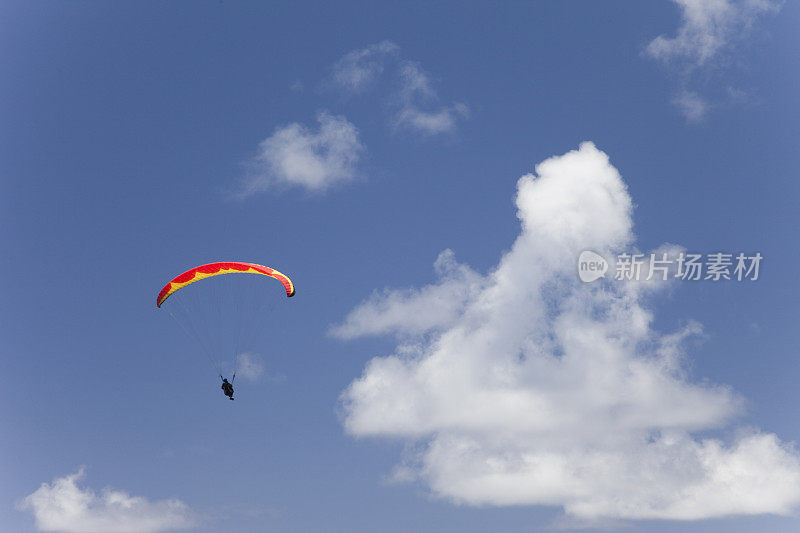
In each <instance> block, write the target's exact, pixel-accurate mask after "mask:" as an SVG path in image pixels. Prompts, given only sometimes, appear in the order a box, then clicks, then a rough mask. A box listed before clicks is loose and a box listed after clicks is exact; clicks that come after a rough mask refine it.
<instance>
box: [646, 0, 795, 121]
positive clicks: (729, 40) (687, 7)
mask: <svg viewBox="0 0 800 533" xmlns="http://www.w3.org/2000/svg"><path fill="white" fill-rule="evenodd" d="M673 1H674V2H675V3H677V4H678V5H679V6H680V8H681V14H682V23H681V26H680V27H679V28H678V31H677V33H676V35H675V36H674V37H666V36H664V35H659V36H658V37H656V38H655V39H653V40H652V41H651V42H650V43H649V44H648V45H647V47H646V48H645V53H646V54H647V55H648V56H650V57H652V58H654V59H656V60H660V61H662V62H664V63H669V64H672V65H675V66H677V67H679V71H680V78H681V85H682V86H683V90H681V91H680V93H679V94H678V95H677V96H676V97H675V98H673V100H672V103H673V104H674V105H675V106H676V107H678V109H680V111H681V112H682V113H683V115H684V116H685V117H686V119H687V120H688V121H689V122H699V121H700V120H702V119H703V118H704V117H705V115H706V113H707V111H708V109H709V107H710V106H709V104H708V101H707V100H708V99H707V98H703V97H701V96H700V95H698V94H697V93H696V92H694V91H691V90H688V89H687V87H689V86H690V85H691V83H690V82H691V81H692V78H693V76H694V75H695V74H696V71H697V70H698V69H703V70H704V71H705V72H706V74H708V72H709V71H710V69H709V68H708V67H709V66H711V65H715V66H717V67H718V66H719V64H720V63H724V61H720V59H721V58H724V56H725V54H724V52H725V50H726V49H728V48H730V47H731V46H732V45H733V44H735V43H736V42H738V41H741V40H743V39H744V38H745V36H746V35H747V33H748V31H749V30H750V28H751V27H752V26H753V24H754V23H755V22H756V20H757V19H758V17H759V16H761V15H763V14H765V13H770V12H777V11H778V10H779V9H780V3H778V2H774V1H772V0H739V1H736V0H673ZM716 70H719V71H720V72H721V71H722V70H724V69H718V68H717V69H716ZM706 85H707V80H706ZM730 90H731V89H728V91H729V92H730ZM733 91H735V92H736V93H739V94H741V91H738V90H736V89H733Z"/></svg>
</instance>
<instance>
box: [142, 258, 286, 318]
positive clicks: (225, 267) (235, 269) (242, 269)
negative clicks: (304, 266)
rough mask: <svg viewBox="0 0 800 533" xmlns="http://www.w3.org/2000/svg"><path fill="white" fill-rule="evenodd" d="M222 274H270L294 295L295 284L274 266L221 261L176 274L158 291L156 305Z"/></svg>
mask: <svg viewBox="0 0 800 533" xmlns="http://www.w3.org/2000/svg"><path fill="white" fill-rule="evenodd" d="M220 274H262V275H264V276H269V277H271V278H275V279H277V280H278V281H280V282H281V283H282V284H283V286H284V288H285V289H286V296H289V297H291V296H294V285H293V284H292V280H290V279H289V278H288V277H287V276H285V275H284V274H281V273H280V272H278V271H277V270H275V269H274V268H270V267H266V266H264V265H256V264H254V263H243V262H241V261H223V262H219V263H208V264H207V265H200V266H198V267H194V268H191V269H189V270H187V271H186V272H184V273H183V274H180V275H178V276H175V278H174V279H173V280H172V281H170V282H169V283H167V284H166V285H165V286H164V288H163V289H161V292H160V293H158V298H157V299H156V305H157V306H158V307H161V304H163V303H164V301H165V300H166V299H167V298H169V297H170V295H172V294H173V293H174V292H175V291H177V290H179V289H182V288H183V287H185V286H187V285H189V284H190V283H194V282H195V281H200V280H201V279H203V278H208V277H211V276H219V275H220Z"/></svg>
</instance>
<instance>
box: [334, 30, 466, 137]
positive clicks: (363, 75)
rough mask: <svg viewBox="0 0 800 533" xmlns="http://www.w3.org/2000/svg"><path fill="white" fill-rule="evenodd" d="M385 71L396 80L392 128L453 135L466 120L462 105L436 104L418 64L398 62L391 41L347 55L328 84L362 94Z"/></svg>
mask: <svg viewBox="0 0 800 533" xmlns="http://www.w3.org/2000/svg"><path fill="white" fill-rule="evenodd" d="M387 68H389V69H391V70H393V71H396V72H397V79H398V80H399V82H398V85H397V88H396V96H395V98H396V100H397V107H398V109H397V112H396V113H395V115H394V117H393V124H394V126H396V127H403V128H408V129H411V130H414V131H416V132H419V133H423V134H425V135H437V134H441V133H449V132H452V131H454V130H455V129H456V127H457V125H458V121H459V120H462V119H464V118H466V117H468V116H469V108H468V107H467V106H466V105H465V104H462V103H452V104H449V105H441V104H439V103H438V100H439V97H438V96H437V94H436V91H435V90H434V89H433V84H432V83H431V80H430V78H429V76H428V75H427V74H426V73H425V72H424V71H423V70H422V67H421V66H420V65H419V63H416V62H414V61H408V60H403V59H401V57H400V48H399V47H398V46H397V45H396V44H394V43H393V42H391V41H383V42H380V43H377V44H373V45H370V46H367V47H366V48H361V49H358V50H353V51H351V52H348V53H347V54H346V55H345V56H344V57H342V58H341V59H339V60H338V61H337V62H336V63H335V64H334V65H333V74H332V76H331V81H330V82H331V83H332V84H333V85H335V86H336V87H338V88H339V89H342V90H344V91H346V92H348V93H353V94H359V93H364V92H366V91H367V90H368V89H369V88H371V87H372V86H373V85H374V84H375V82H376V80H377V79H378V77H379V76H380V75H381V74H383V72H384V71H385V70H386V69H387Z"/></svg>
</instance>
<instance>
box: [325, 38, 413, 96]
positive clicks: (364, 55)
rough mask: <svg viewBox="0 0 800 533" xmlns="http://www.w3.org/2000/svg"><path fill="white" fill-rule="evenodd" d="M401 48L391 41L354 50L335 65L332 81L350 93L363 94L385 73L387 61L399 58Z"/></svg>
mask: <svg viewBox="0 0 800 533" xmlns="http://www.w3.org/2000/svg"><path fill="white" fill-rule="evenodd" d="M399 50H400V48H399V47H398V46H397V45H396V44H394V43H393V42H391V41H383V42H380V43H377V44H373V45H370V46H367V47H366V48H360V49H358V50H353V51H351V52H348V53H347V54H345V55H344V57H342V58H341V59H339V60H338V61H337V62H336V63H335V64H334V65H333V69H332V70H333V72H332V75H331V81H332V82H333V84H334V85H336V86H337V87H339V88H340V89H343V90H345V91H348V92H352V93H361V92H363V91H365V90H366V89H368V88H369V87H370V86H371V85H372V84H373V83H374V82H375V80H376V79H377V78H378V76H380V75H381V73H383V70H384V67H385V65H386V62H387V60H389V59H391V58H392V57H395V56H397V54H398V53H399Z"/></svg>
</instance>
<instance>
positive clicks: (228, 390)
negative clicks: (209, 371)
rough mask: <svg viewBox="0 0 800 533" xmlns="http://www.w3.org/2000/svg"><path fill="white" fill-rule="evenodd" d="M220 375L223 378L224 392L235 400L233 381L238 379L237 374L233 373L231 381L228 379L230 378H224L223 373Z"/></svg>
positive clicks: (230, 398)
mask: <svg viewBox="0 0 800 533" xmlns="http://www.w3.org/2000/svg"><path fill="white" fill-rule="evenodd" d="M219 377H220V379H221V380H222V387H221V388H222V392H224V393H225V396H227V397H228V399H229V400H233V383H231V382H232V381H233V380H234V379H236V374H234V375H233V377H232V378H231V381H228V378H223V377H222V375H221V374H220V376H219Z"/></svg>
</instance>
